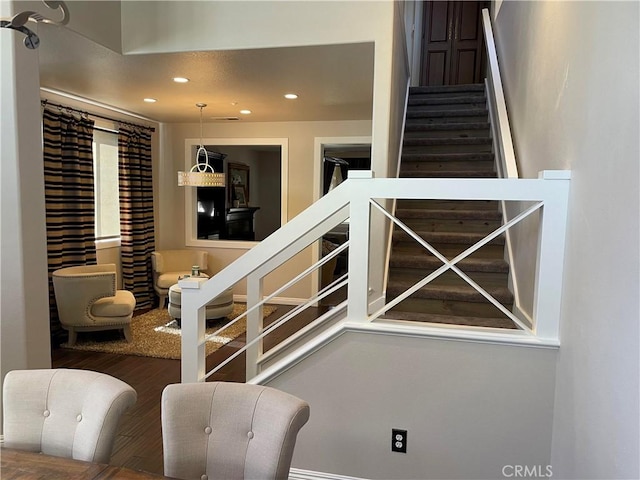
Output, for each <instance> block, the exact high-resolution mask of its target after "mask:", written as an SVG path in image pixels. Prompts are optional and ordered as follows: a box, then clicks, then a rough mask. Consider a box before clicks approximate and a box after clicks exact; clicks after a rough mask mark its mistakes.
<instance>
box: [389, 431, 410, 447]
mask: <svg viewBox="0 0 640 480" xmlns="http://www.w3.org/2000/svg"><path fill="white" fill-rule="evenodd" d="M391 451H392V452H400V453H407V431H406V430H399V429H397V428H392V429H391Z"/></svg>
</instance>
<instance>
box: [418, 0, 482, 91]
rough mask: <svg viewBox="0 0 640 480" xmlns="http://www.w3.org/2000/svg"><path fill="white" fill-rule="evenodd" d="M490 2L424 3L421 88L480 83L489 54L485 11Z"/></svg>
mask: <svg viewBox="0 0 640 480" xmlns="http://www.w3.org/2000/svg"><path fill="white" fill-rule="evenodd" d="M488 4H489V2H486V1H482V2H475V1H448V2H447V1H425V2H423V10H422V11H423V28H422V31H423V37H422V71H421V75H420V84H421V85H460V84H468V83H479V82H482V80H483V78H484V73H485V69H486V53H485V47H484V37H483V33H482V9H483V8H488Z"/></svg>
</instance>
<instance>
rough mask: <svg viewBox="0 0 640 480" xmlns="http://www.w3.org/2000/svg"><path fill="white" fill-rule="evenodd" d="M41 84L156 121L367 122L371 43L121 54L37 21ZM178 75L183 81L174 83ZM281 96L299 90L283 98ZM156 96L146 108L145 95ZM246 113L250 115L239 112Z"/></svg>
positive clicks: (67, 31)
mask: <svg viewBox="0 0 640 480" xmlns="http://www.w3.org/2000/svg"><path fill="white" fill-rule="evenodd" d="M38 35H39V36H40V41H41V43H40V47H39V49H38V50H37V52H38V55H39V62H40V85H41V87H45V88H48V89H53V90H57V91H62V92H65V93H68V94H73V95H76V96H80V97H83V98H87V99H91V100H93V101H96V102H100V103H103V104H106V105H110V106H113V107H117V108H119V109H123V110H126V111H129V112H134V113H136V114H138V115H141V116H143V117H146V118H148V119H151V120H156V121H158V122H168V123H174V122H175V123H181V122H197V121H199V118H200V112H199V109H198V108H197V107H196V106H195V104H196V103H200V102H201V103H206V104H207V108H205V109H204V113H203V118H204V121H205V122H211V121H216V119H219V120H218V121H229V120H222V119H220V118H221V117H222V118H226V117H237V118H239V120H238V121H241V122H247V121H250V122H285V121H335V120H363V119H371V115H372V98H373V56H374V52H373V44H372V43H359V44H348V45H322V46H311V47H287V48H269V49H256V50H232V51H230V50H227V51H204V52H185V53H170V54H152V55H121V54H119V53H116V52H114V51H112V50H110V49H108V48H106V47H104V46H102V45H99V44H97V43H95V42H93V41H91V40H88V39H87V38H85V37H83V36H81V35H79V34H77V33H75V32H73V31H71V30H69V29H68V28H61V27H57V26H52V25H46V24H39V26H38ZM176 76H181V77H187V78H189V79H190V82H188V83H186V84H178V83H175V82H173V81H172V78H173V77H176ZM285 93H296V94H297V95H298V96H299V98H298V99H297V100H287V99H285V98H284V94H285ZM146 97H151V98H155V99H157V102H156V103H152V104H150V103H145V102H143V98H146ZM242 109H248V110H251V112H252V113H251V114H250V115H242V114H240V110H242Z"/></svg>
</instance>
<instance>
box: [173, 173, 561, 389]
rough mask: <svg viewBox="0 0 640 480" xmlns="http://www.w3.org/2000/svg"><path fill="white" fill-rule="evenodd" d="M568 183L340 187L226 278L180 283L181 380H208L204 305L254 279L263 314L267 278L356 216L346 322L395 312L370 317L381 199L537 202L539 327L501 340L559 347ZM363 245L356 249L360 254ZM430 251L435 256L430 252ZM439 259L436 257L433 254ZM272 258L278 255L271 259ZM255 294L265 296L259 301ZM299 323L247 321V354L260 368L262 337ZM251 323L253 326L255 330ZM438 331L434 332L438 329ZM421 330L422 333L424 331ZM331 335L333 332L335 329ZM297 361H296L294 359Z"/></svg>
mask: <svg viewBox="0 0 640 480" xmlns="http://www.w3.org/2000/svg"><path fill="white" fill-rule="evenodd" d="M362 173H364V172H362ZM368 173H370V172H368ZM569 178H570V177H569V175H567V174H566V172H561V173H558V172H552V173H550V172H544V173H543V175H542V176H541V177H540V178H538V179H434V178H423V179H406V178H403V179H390V178H382V179H373V178H365V177H360V178H357V179H355V178H349V179H348V180H347V181H345V182H344V183H343V184H342V185H340V187H338V188H337V189H335V190H333V191H332V192H330V194H328V195H327V196H325V197H323V199H321V200H320V201H319V202H317V203H316V204H314V205H312V206H311V207H310V208H309V209H307V210H306V211H304V212H302V213H301V214H300V215H299V216H298V217H296V218H294V219H293V220H292V221H291V222H289V224H287V225H285V227H283V228H282V229H281V230H279V231H278V232H276V233H275V234H273V235H272V236H270V237H269V238H267V239H266V240H264V241H263V242H262V243H260V244H258V245H257V246H256V247H254V249H252V250H250V251H249V252H248V253H246V254H245V255H244V256H243V257H241V258H240V259H238V260H237V261H236V262H234V263H233V264H232V265H231V266H229V267H227V268H226V269H224V270H223V271H222V272H221V273H220V274H218V275H216V276H214V277H213V278H211V279H209V280H208V281H206V282H204V283H199V282H191V281H190V280H188V279H187V280H182V281H181V282H180V286H181V287H182V292H183V301H182V381H183V382H196V381H203V380H204V379H205V378H206V377H207V376H208V375H206V374H205V372H204V368H205V367H204V364H205V349H204V344H205V334H204V325H205V318H204V313H205V308H204V305H205V304H206V303H207V302H208V301H209V300H210V299H211V298H215V296H217V295H218V294H219V293H221V292H222V291H224V290H225V289H226V288H229V287H230V286H232V285H234V284H235V283H236V282H237V281H238V280H240V279H241V278H244V277H247V278H248V279H249V280H248V287H249V283H253V285H254V286H255V285H260V287H259V288H258V289H257V290H254V293H253V294H252V295H248V296H247V298H248V309H247V310H248V311H251V312H254V313H257V312H259V311H260V310H261V307H262V305H263V304H264V302H265V298H264V297H263V296H262V294H261V283H262V278H263V277H264V276H265V275H267V274H268V273H269V272H270V271H272V270H273V269H275V268H277V267H278V266H279V265H280V264H281V263H282V262H284V261H286V260H287V259H288V258H291V257H292V256H293V255H295V254H296V253H297V252H299V251H300V250H302V249H303V248H305V247H306V246H307V245H309V244H310V243H311V242H313V241H315V240H317V239H318V238H320V237H321V236H322V235H323V234H324V233H326V231H328V230H329V229H330V228H333V226H335V225H337V223H340V222H341V221H342V220H344V219H345V218H346V217H345V216H346V215H347V214H348V215H349V216H350V234H349V242H350V244H351V245H352V246H354V249H350V254H349V273H348V280H346V282H347V283H346V285H347V287H348V292H349V295H348V298H347V302H346V306H347V317H346V320H344V321H346V322H347V323H349V324H350V325H355V324H358V323H362V324H371V322H373V321H374V320H376V317H377V316H379V315H380V313H381V312H382V311H383V310H384V311H386V310H387V309H388V308H387V307H388V305H387V306H385V307H383V309H380V310H378V311H377V312H375V313H374V314H369V313H368V310H369V308H370V307H371V305H370V300H369V298H368V285H369V282H370V279H369V265H368V262H369V257H370V252H369V240H370V236H371V235H375V232H371V231H370V229H369V226H370V217H371V215H372V214H373V213H374V212H375V210H376V208H377V207H376V205H378V204H377V203H375V202H376V199H398V198H402V199H442V200H479V199H482V200H509V201H514V202H535V203H536V205H534V206H532V207H529V208H527V209H526V210H525V211H524V212H522V214H521V215H520V216H519V217H520V218H524V217H526V216H527V215H529V214H530V213H533V212H536V211H538V210H539V209H542V211H543V214H542V215H541V216H540V229H539V236H538V258H537V264H538V268H537V274H536V280H535V288H534V319H535V322H534V323H533V324H532V325H531V326H527V325H524V324H522V322H518V321H516V322H515V323H516V324H517V325H518V326H519V327H520V328H519V329H518V330H513V331H511V330H510V331H508V332H505V333H504V334H501V337H503V338H514V339H515V338H518V339H520V340H522V338H523V335H524V336H527V337H530V338H531V339H533V341H536V342H543V343H546V344H557V341H558V332H559V318H560V295H561V286H562V269H563V264H564V259H563V255H564V244H565V243H564V242H565V230H566V216H567V201H568V187H569V182H568V180H569ZM387 213H388V212H387ZM387 213H385V214H387ZM318 220H319V223H317V224H312V222H316V221H318ZM392 220H393V219H392ZM394 221H395V220H394ZM516 221H517V219H514V220H513V221H512V222H511V224H515V222H516ZM507 228H509V226H507V225H505V226H501V227H499V228H498V229H496V231H494V232H493V233H491V234H489V235H488V236H487V237H485V240H481V241H480V242H479V243H478V244H476V246H473V247H471V248H469V249H467V250H466V251H465V252H462V253H461V254H459V255H458V256H456V258H454V259H452V260H447V259H446V258H445V259H444V260H443V268H441V269H439V270H438V272H443V271H444V270H445V269H447V268H448V269H451V270H453V271H455V272H456V273H460V272H461V271H460V270H459V269H457V267H456V266H455V264H456V263H457V262H458V261H459V260H461V259H462V258H464V257H465V256H466V255H468V254H470V253H472V252H473V251H475V249H477V248H479V246H478V245H480V246H481V245H482V244H484V243H483V242H485V243H486V241H488V240H486V238H489V239H491V238H493V237H494V236H496V235H497V234H499V233H500V232H504V231H505V230H506V229H507ZM421 243H422V242H421ZM356 245H357V248H355V246H356ZM427 248H428V249H429V250H431V248H430V246H429V247H427ZM332 253H333V252H332ZM432 253H434V252H433V251H432ZM267 254H271V256H268V255H267ZM436 256H438V255H436ZM441 260H442V259H441ZM252 262H253V263H252ZM320 263H321V262H317V263H316V264H315V265H313V266H311V267H309V268H308V269H306V270H305V272H304V273H303V274H304V275H307V274H309V273H311V272H313V271H314V269H315V268H317V266H318V265H319V264H320ZM435 276H437V275H429V276H428V277H429V278H430V279H433V278H435ZM461 276H462V278H463V279H465V280H466V281H467V282H468V283H469V284H470V285H471V286H472V287H474V288H475V289H476V290H478V291H479V292H480V293H481V294H483V295H484V296H485V298H487V299H489V300H490V301H491V298H490V295H489V294H488V293H486V292H484V293H483V290H482V287H480V286H479V285H477V284H475V282H473V281H470V279H469V278H468V277H467V278H465V276H464V274H463V275H461ZM298 278H300V275H299V276H298V277H296V279H298ZM344 282H345V280H344V278H341V279H338V280H337V281H336V282H334V283H332V284H331V285H329V286H328V287H326V288H325V289H323V290H321V291H320V292H318V293H317V294H315V295H312V297H311V298H310V299H309V301H307V302H306V305H310V304H311V303H313V302H315V301H317V300H318V299H319V298H322V297H323V296H326V295H328V294H329V293H331V292H332V291H335V289H337V288H340V287H342V286H343V285H344ZM425 283H426V282H425ZM256 292H257V293H258V294H257V295H256ZM485 294H486V295H485ZM250 298H253V300H250ZM267 298H269V297H267ZM341 307H343V305H341ZM389 308H390V307H389ZM294 310H296V311H298V310H300V309H299V308H296V309H294ZM292 316H293V315H290V314H287V315H284V316H283V317H281V318H280V319H278V320H277V321H276V322H275V323H274V324H272V325H269V327H267V328H262V327H259V326H258V327H257V330H256V325H259V323H258V320H256V318H257V317H255V316H254V317H253V319H252V318H250V317H248V322H247V345H246V346H245V348H244V349H243V350H242V351H246V352H247V359H249V358H251V361H253V362H254V364H258V363H259V362H261V361H262V360H263V359H264V358H263V356H262V353H261V352H260V348H259V346H260V344H261V343H260V342H261V341H262V338H263V337H264V336H265V335H267V334H268V333H269V332H271V331H273V329H275V328H278V327H279V326H280V325H281V324H282V323H284V322H285V321H287V320H288V319H289V318H291V317H292ZM329 318H330V316H326V317H324V319H329ZM250 321H251V322H253V323H250ZM344 321H343V322H344ZM250 325H251V328H252V329H253V330H252V332H253V333H252V334H251V335H249V326H250ZM431 327H433V326H432V325H431ZM368 328H373V327H368ZM415 328H416V329H418V328H419V327H415ZM330 330H331V331H334V329H330ZM461 331H462V330H461ZM465 332H466V333H465V334H469V330H468V329H467V330H465ZM256 349H257V350H256ZM242 351H240V352H238V353H236V354H234V357H235V356H237V355H240V353H241V352H242ZM256 352H257V353H256ZM292 356H295V355H293V354H292ZM229 361H230V360H229ZM278 363H280V362H278ZM248 369H249V365H248ZM254 372H255V373H253V374H256V373H258V370H257V367H256V369H255V370H254ZM253 374H252V375H253ZM252 375H251V376H252ZM247 378H249V376H248V377H247Z"/></svg>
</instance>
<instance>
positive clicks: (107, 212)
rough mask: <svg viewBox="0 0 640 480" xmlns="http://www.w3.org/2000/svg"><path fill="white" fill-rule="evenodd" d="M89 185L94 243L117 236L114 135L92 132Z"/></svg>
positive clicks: (118, 212)
mask: <svg viewBox="0 0 640 480" xmlns="http://www.w3.org/2000/svg"><path fill="white" fill-rule="evenodd" d="M93 182H94V186H95V217H96V218H95V228H96V233H95V235H96V240H104V239H108V238H117V237H119V236H120V200H119V192H118V135H117V134H115V133H110V132H104V131H100V130H94V132H93Z"/></svg>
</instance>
